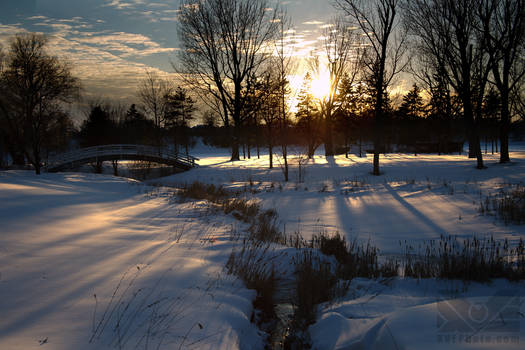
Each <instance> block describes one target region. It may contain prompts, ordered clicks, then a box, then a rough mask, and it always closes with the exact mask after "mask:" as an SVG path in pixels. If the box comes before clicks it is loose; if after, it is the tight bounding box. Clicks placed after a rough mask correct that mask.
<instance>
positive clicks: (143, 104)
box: [0, 0, 525, 180]
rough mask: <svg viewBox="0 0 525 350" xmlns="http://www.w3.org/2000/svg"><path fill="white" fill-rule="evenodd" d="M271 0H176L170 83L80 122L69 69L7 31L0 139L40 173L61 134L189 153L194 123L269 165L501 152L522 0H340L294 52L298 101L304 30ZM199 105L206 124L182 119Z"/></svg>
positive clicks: (519, 58)
mask: <svg viewBox="0 0 525 350" xmlns="http://www.w3.org/2000/svg"><path fill="white" fill-rule="evenodd" d="M272 4H273V3H272V2H270V1H269V0H228V1H226V2H225V1H224V0H183V1H182V2H181V5H180V11H179V14H178V19H179V21H178V22H177V30H178V37H179V41H180V45H181V50H179V51H178V57H177V61H176V62H175V64H174V65H173V68H174V70H175V71H176V72H177V73H178V77H179V80H178V81H177V84H175V82H173V81H170V80H169V79H166V78H164V77H162V76H159V75H157V74H155V73H153V72H147V73H146V75H145V77H144V78H143V79H142V80H141V82H140V84H139V86H138V89H137V96H136V103H135V105H132V106H126V107H124V108H123V107H111V106H107V105H106V106H105V105H104V103H98V104H97V103H92V104H91V106H90V108H89V110H88V112H87V119H86V121H85V122H84V123H83V124H82V126H81V130H78V132H77V133H76V134H75V133H74V131H73V130H71V129H72V123H71V121H70V120H69V117H68V116H67V113H65V111H64V106H65V104H66V103H69V102H72V101H73V100H74V99H76V98H77V97H78V96H79V91H80V85H79V81H78V79H76V78H75V77H73V76H72V75H71V72H70V68H69V66H68V65H67V64H66V63H64V62H62V61H60V60H59V59H58V58H56V57H53V56H51V55H49V54H47V53H46V50H45V44H46V40H45V38H44V37H42V36H39V35H35V34H25V35H18V36H15V37H14V38H13V40H12V41H11V44H10V47H8V48H7V51H6V52H5V54H3V55H1V57H2V59H1V61H0V62H2V64H1V65H0V127H1V128H0V132H1V136H2V137H1V142H2V144H3V147H2V149H6V150H7V152H8V153H9V154H10V155H11V158H12V159H13V161H14V163H15V164H24V163H25V162H29V163H30V164H32V165H33V167H34V168H35V169H36V171H37V173H38V172H39V169H40V167H41V165H42V160H43V159H44V158H45V156H46V154H48V153H50V152H59V151H60V150H62V149H65V148H66V147H67V145H66V144H67V140H66V139H67V137H65V136H66V135H68V134H69V135H73V136H75V135H76V139H77V140H78V142H79V144H80V145H81V146H89V145H95V144H107V143H121V142H129V143H146V144H151V145H154V146H157V147H159V148H161V147H173V148H174V149H175V150H176V151H179V152H186V153H188V152H189V147H190V145H191V137H192V136H193V135H200V134H203V135H204V136H205V140H206V142H210V143H213V144H220V145H227V146H229V147H231V159H232V161H235V160H239V159H240V158H241V156H244V155H245V154H246V153H247V154H248V156H251V149H252V148H254V149H259V150H260V148H262V147H265V148H267V149H268V153H269V155H270V164H269V166H270V167H273V163H274V161H273V154H279V156H280V162H281V163H280V164H281V165H282V167H283V170H284V176H285V180H287V179H288V153H289V148H290V146H291V145H300V146H302V147H303V148H304V153H305V154H306V155H307V156H308V157H309V158H311V157H312V156H313V154H314V152H315V150H316V149H317V148H318V147H319V146H320V145H324V151H325V155H326V156H327V157H331V156H333V155H335V154H340V153H346V154H348V152H349V151H350V148H351V147H352V145H354V146H353V147H354V150H357V152H358V153H359V154H361V155H362V154H363V153H365V152H370V153H373V171H372V172H373V174H375V175H379V174H380V167H379V160H380V154H382V153H385V152H393V151H402V152H412V153H415V154H417V153H422V152H435V153H439V154H441V153H451V152H460V151H461V150H462V146H463V142H464V141H466V142H467V143H468V151H469V154H468V155H469V157H471V158H475V159H476V166H477V168H478V169H483V168H484V162H483V149H482V145H483V141H485V145H487V144H490V145H491V147H490V148H491V150H490V151H492V149H493V148H495V149H496V151H499V153H500V162H502V163H505V162H509V161H510V156H509V135H510V134H511V133H512V132H513V131H514V132H516V133H519V132H520V130H523V120H524V117H525V112H524V111H525V97H524V96H525V84H523V83H524V76H525V59H524V57H525V0H462V1H448V0H411V1H404V0H336V1H335V2H334V4H335V7H336V9H337V13H338V15H337V16H336V17H335V18H334V19H333V21H332V22H331V23H329V24H327V25H325V26H324V27H325V28H326V29H325V32H324V33H323V35H322V39H321V41H322V42H321V44H320V45H319V48H318V50H317V51H316V52H313V53H312V55H310V57H307V58H304V57H302V58H300V59H301V60H303V61H305V62H306V65H307V67H308V68H307V72H308V73H307V74H306V75H305V76H304V79H303V86H302V87H301V89H300V91H299V92H298V95H297V103H294V104H295V105H292V104H291V103H290V101H291V100H292V94H294V93H295V92H294V91H293V89H292V86H291V85H290V77H291V76H292V75H295V74H297V70H296V67H297V61H298V58H297V56H296V54H295V52H294V48H295V46H296V45H294V44H295V43H296V40H299V38H298V37H297V35H296V34H295V32H294V30H293V27H292V25H291V24H290V20H289V18H288V17H287V15H286V12H285V11H284V10H283V9H282V8H281V7H280V6H279V5H278V4H277V5H273V6H272ZM402 72H404V74H405V76H407V75H408V74H410V76H411V77H412V78H413V80H414V81H416V82H417V84H414V85H413V87H412V89H411V90H410V91H409V92H407V93H406V94H405V95H404V96H401V99H402V100H399V98H398V97H397V96H394V95H393V94H392V90H393V86H394V85H395V81H396V78H397V77H399V74H400V73H402ZM323 75H325V76H326V81H327V84H328V85H329V86H327V87H326V89H325V90H326V91H320V89H319V86H318V85H319V77H320V76H323ZM398 100H399V101H398ZM196 101H198V103H196ZM197 105H198V106H199V109H200V114H201V115H202V116H203V117H202V120H201V123H203V124H204V125H206V127H201V128H195V129H190V125H191V124H195V118H196V107H197ZM520 125H521V127H520ZM210 130H211V131H210ZM493 145H494V146H493ZM486 151H488V149H486ZM354 152H355V151H354ZM43 157H44V158H43Z"/></svg>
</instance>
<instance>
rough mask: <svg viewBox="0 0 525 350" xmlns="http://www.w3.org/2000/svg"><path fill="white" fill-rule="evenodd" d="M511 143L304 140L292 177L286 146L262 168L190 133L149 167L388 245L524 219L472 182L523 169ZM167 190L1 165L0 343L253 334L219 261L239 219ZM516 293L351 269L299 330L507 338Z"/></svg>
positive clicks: (482, 344)
mask: <svg viewBox="0 0 525 350" xmlns="http://www.w3.org/2000/svg"><path fill="white" fill-rule="evenodd" d="M512 150H513V152H512V153H511V158H512V159H513V160H514V162H513V163H511V164H509V165H499V164H497V157H496V156H491V155H488V156H486V157H485V159H486V163H487V166H488V168H487V169H486V170H481V171H480V170H476V169H474V162H473V160H469V159H467V158H466V157H465V156H457V155H453V156H441V157H437V156H431V155H422V156H418V157H414V156H410V155H396V154H392V155H388V156H386V157H382V171H383V172H384V175H383V176H380V177H373V176H371V175H370V174H369V172H370V167H371V159H370V158H359V157H356V156H354V155H352V156H351V157H350V159H346V158H345V157H344V156H337V157H335V158H334V159H333V160H329V161H326V160H325V159H324V157H322V156H317V157H316V158H315V159H314V160H313V161H311V162H309V163H308V164H307V165H306V166H305V167H304V169H303V170H304V174H303V175H304V181H302V179H299V174H298V173H299V171H298V165H297V160H296V159H292V165H291V173H290V182H289V183H284V182H283V175H282V172H281V169H280V168H279V161H278V160H276V162H275V163H276V168H275V169H273V170H269V169H267V164H268V158H267V156H266V155H262V156H261V158H260V159H257V157H255V158H253V157H252V159H251V160H243V161H240V162H236V163H231V162H229V161H228V159H229V157H228V151H227V150H223V151H221V150H215V149H209V148H205V147H204V146H201V147H199V148H198V149H197V153H196V154H194V155H195V156H197V157H199V158H201V160H200V162H199V164H200V167H199V168H197V169H193V170H191V171H189V172H185V173H180V174H176V175H172V176H169V177H165V178H161V179H156V180H151V182H155V183H161V184H164V185H179V184H183V183H191V182H193V181H201V182H205V183H214V184H220V185H223V186H225V187H227V188H236V189H241V190H244V189H246V194H247V195H249V196H252V197H254V198H256V199H258V200H260V201H261V202H262V204H263V206H264V207H265V208H275V209H276V210H277V212H278V214H279V218H280V222H281V227H282V228H284V227H285V228H286V231H287V232H294V231H300V232H301V233H302V235H303V236H304V237H305V238H309V237H310V236H311V235H312V234H315V233H319V232H320V231H323V230H327V231H329V232H335V231H339V232H340V233H342V234H344V235H345V236H346V237H347V238H348V239H353V238H358V239H360V240H365V241H366V240H368V239H370V240H371V242H372V243H373V244H374V245H376V246H378V247H379V248H381V253H383V254H386V255H390V254H398V253H400V252H402V250H403V248H404V245H403V246H400V244H399V242H400V241H403V242H404V241H405V240H407V241H408V242H422V241H424V240H428V239H431V238H438V237H439V236H440V235H441V234H445V233H446V234H454V235H460V236H462V237H467V236H472V235H473V234H476V235H493V236H494V237H495V238H498V239H502V238H508V239H509V240H510V241H511V243H515V242H516V241H517V240H519V238H520V237H521V238H525V226H523V225H522V226H512V225H509V226H506V225H505V224H504V223H502V222H500V221H499V220H498V219H496V218H495V217H493V216H481V215H480V214H479V212H478V207H479V203H480V200H481V199H483V196H485V195H488V194H490V193H491V192H493V191H497V190H498V188H499V187H500V186H502V185H504V184H506V183H519V182H520V181H523V180H524V179H525V147H523V145H514V148H513V149H512ZM299 180H301V181H299ZM171 191H172V190H171V189H170V188H169V187H168V188H156V187H155V188H154V187H150V186H145V185H144V184H141V183H139V182H136V181H133V180H127V179H124V178H116V177H112V176H108V175H94V174H83V173H64V174H43V175H41V176H39V177H37V176H35V175H33V173H30V172H24V171H8V172H0V222H1V225H2V227H1V228H0V232H1V234H0V311H1V314H2V317H1V318H0V349H32V348H39V349H40V348H49V349H104V348H117V349H118V348H119V347H121V348H124V349H131V348H142V349H145V348H151V349H156V348H157V346H159V345H160V346H159V347H158V348H160V349H174V348H175V349H178V348H195V349H202V348H214V349H234V348H240V349H250V348H254V349H259V348H262V346H263V336H262V335H261V333H260V332H259V331H258V330H257V327H256V326H255V325H254V324H253V323H251V322H250V318H251V314H252V311H253V310H252V309H253V307H252V300H253V298H254V296H255V292H254V291H251V290H247V289H246V288H245V287H243V285H242V283H241V282H240V281H238V280H236V279H235V278H234V277H233V276H230V275H226V274H225V272H224V269H223V267H224V265H225V263H226V261H227V259H228V256H229V254H230V252H231V250H232V248H233V247H234V246H235V245H236V244H239V243H238V242H235V241H232V240H231V239H230V237H231V236H232V232H234V233H235V232H241V231H242V230H243V229H244V228H245V227H244V226H243V225H242V224H240V223H239V222H238V221H236V220H235V219H234V218H233V217H231V216H225V215H219V214H218V213H216V212H210V210H209V209H208V206H207V205H206V203H203V202H194V203H191V202H190V203H179V202H178V201H176V200H174V196H173V195H172V194H171ZM403 244H404V243H403ZM523 297H525V285H524V282H523V281H521V282H519V283H511V282H507V281H494V282H493V283H492V284H488V285H487V284H475V283H472V284H469V285H465V284H463V283H462V282H457V281H436V280H424V281H415V280H412V279H401V278H395V279H388V280H380V281H370V280H363V279H356V280H354V281H352V284H351V287H350V290H349V292H348V293H347V295H346V296H345V298H343V299H342V300H337V301H336V302H335V303H334V304H331V305H321V307H320V312H319V315H318V321H317V323H316V324H314V325H312V326H311V327H310V334H311V337H312V343H313V345H314V348H317V349H332V348H339V349H421V348H429V349H439V348H461V349H464V348H469V349H479V348H490V349H500V348H515V349H520V348H522V346H523V345H522V344H520V343H523V342H524V341H525V324H524V317H523V314H524V313H525V307H524V304H523V300H522V299H523ZM494 310H496V311H494ZM519 312H521V316H519V315H520V314H519ZM516 315H518V316H516ZM487 320H488V321H490V322H489V325H488V326H487V322H488V321H487ZM500 321H502V322H503V323H502V322H500ZM498 322H499V323H498ZM502 324H504V326H502ZM498 327H499V328H498ZM451 329H452V330H454V331H455V332H456V333H458V334H461V336H462V337H463V338H461V340H459V338H454V339H453V340H452V339H451V338H450V330H451ZM465 334H467V335H476V336H478V338H469V340H468V341H467V340H465ZM481 336H483V338H480V337H481ZM486 336H491V337H492V338H490V341H488V339H487V338H486ZM497 336H502V337H501V338H497ZM447 337H448V338H447ZM474 340H476V341H474ZM517 342H518V343H517Z"/></svg>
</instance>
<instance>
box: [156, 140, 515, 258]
mask: <svg viewBox="0 0 525 350" xmlns="http://www.w3.org/2000/svg"><path fill="white" fill-rule="evenodd" d="M513 147H514V148H513V149H511V150H512V152H511V159H513V163H511V164H506V165H505V164H498V155H491V154H488V155H484V158H485V162H486V165H487V169H485V170H478V169H476V168H475V160H472V159H468V158H467V157H466V156H465V155H443V156H437V155H419V156H413V155H406V154H389V155H386V156H384V157H383V156H382V157H381V163H380V164H381V171H382V172H383V175H382V176H379V177H375V176H372V175H371V174H370V172H371V156H370V155H369V157H368V158H365V157H363V158H359V157H357V156H355V155H351V156H350V158H348V159H347V158H345V156H344V155H341V156H335V157H334V158H331V159H330V158H329V159H328V161H327V160H326V159H325V157H324V156H322V155H319V154H317V155H316V156H315V158H314V159H313V160H310V161H309V162H308V164H307V165H306V166H304V168H305V169H303V170H304V172H305V175H304V181H299V175H298V173H299V169H298V168H299V166H298V161H299V159H300V158H301V157H304V156H303V155H302V154H301V152H300V149H292V150H291V152H290V153H291V154H292V155H291V156H290V163H291V166H290V181H289V182H288V183H285V182H284V176H283V173H282V170H281V168H280V165H279V164H282V160H280V159H279V157H276V159H275V160H274V163H275V164H276V166H275V168H274V169H268V164H269V160H268V155H267V154H266V153H261V157H260V159H258V158H257V156H256V155H255V156H253V154H254V153H255V152H254V151H253V150H252V159H250V160H248V159H247V160H241V161H238V162H230V161H229V158H230V157H229V154H228V150H226V149H224V150H222V152H217V151H213V150H209V149H208V148H205V147H201V148H199V149H197V153H196V156H197V157H199V158H201V160H200V161H199V165H200V167H199V168H197V169H194V170H192V171H190V172H186V173H181V174H176V175H173V176H170V177H166V178H163V179H162V180H155V181H156V182H159V181H160V182H161V183H163V184H167V185H180V184H183V183H191V182H193V181H201V182H205V183H214V184H217V185H223V186H225V187H227V188H236V189H243V188H247V189H248V190H250V191H252V192H253V190H256V191H260V193H257V194H255V197H256V198H257V199H259V200H260V201H261V203H262V205H263V206H264V207H267V208H275V209H276V210H277V212H278V213H279V216H280V218H281V221H282V225H283V227H284V226H285V227H286V230H287V231H288V232H294V231H299V232H301V233H302V235H303V236H304V237H305V238H307V239H308V238H310V237H311V236H312V235H313V234H316V233H319V232H320V231H328V232H335V231H339V232H340V233H342V234H344V235H346V236H347V238H348V239H350V240H352V239H354V238H357V239H360V240H362V241H367V240H368V239H370V240H371V241H372V243H373V244H374V245H376V246H377V247H379V248H380V249H381V251H382V253H383V254H398V253H399V252H400V251H403V249H404V246H405V245H404V242H405V241H407V242H408V243H410V244H413V245H415V246H417V245H418V244H419V243H422V242H423V241H428V240H429V239H436V238H439V237H440V235H442V234H452V235H458V236H460V237H470V236H472V235H478V236H479V235H493V236H494V237H495V238H500V239H504V238H508V239H509V240H510V241H511V242H516V241H517V240H519V237H523V235H524V234H525V228H524V227H523V226H512V225H509V226H505V225H504V224H502V223H501V222H498V220H496V219H495V218H494V217H493V216H482V215H480V213H479V212H478V208H479V205H480V200H483V199H484V198H485V196H486V195H488V194H489V193H492V192H496V191H497V190H498V188H500V187H501V186H503V185H504V184H508V183H513V184H515V183H519V182H520V181H523V180H524V179H525V145H523V144H514V145H513ZM250 183H251V184H253V185H250ZM400 241H401V242H403V244H402V246H400V244H399V242H400Z"/></svg>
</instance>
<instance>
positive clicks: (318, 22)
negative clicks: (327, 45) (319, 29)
mask: <svg viewBox="0 0 525 350" xmlns="http://www.w3.org/2000/svg"><path fill="white" fill-rule="evenodd" d="M303 24H305V25H314V26H317V25H321V24H324V22H321V21H308V22H303Z"/></svg>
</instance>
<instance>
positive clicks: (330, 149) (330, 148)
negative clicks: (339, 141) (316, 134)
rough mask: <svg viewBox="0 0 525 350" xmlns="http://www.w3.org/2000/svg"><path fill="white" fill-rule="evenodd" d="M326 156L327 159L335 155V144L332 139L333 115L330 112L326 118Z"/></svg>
mask: <svg viewBox="0 0 525 350" xmlns="http://www.w3.org/2000/svg"><path fill="white" fill-rule="evenodd" d="M324 155H325V157H331V156H333V155H334V142H333V139H332V113H331V112H330V111H327V113H326V118H325V135H324Z"/></svg>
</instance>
